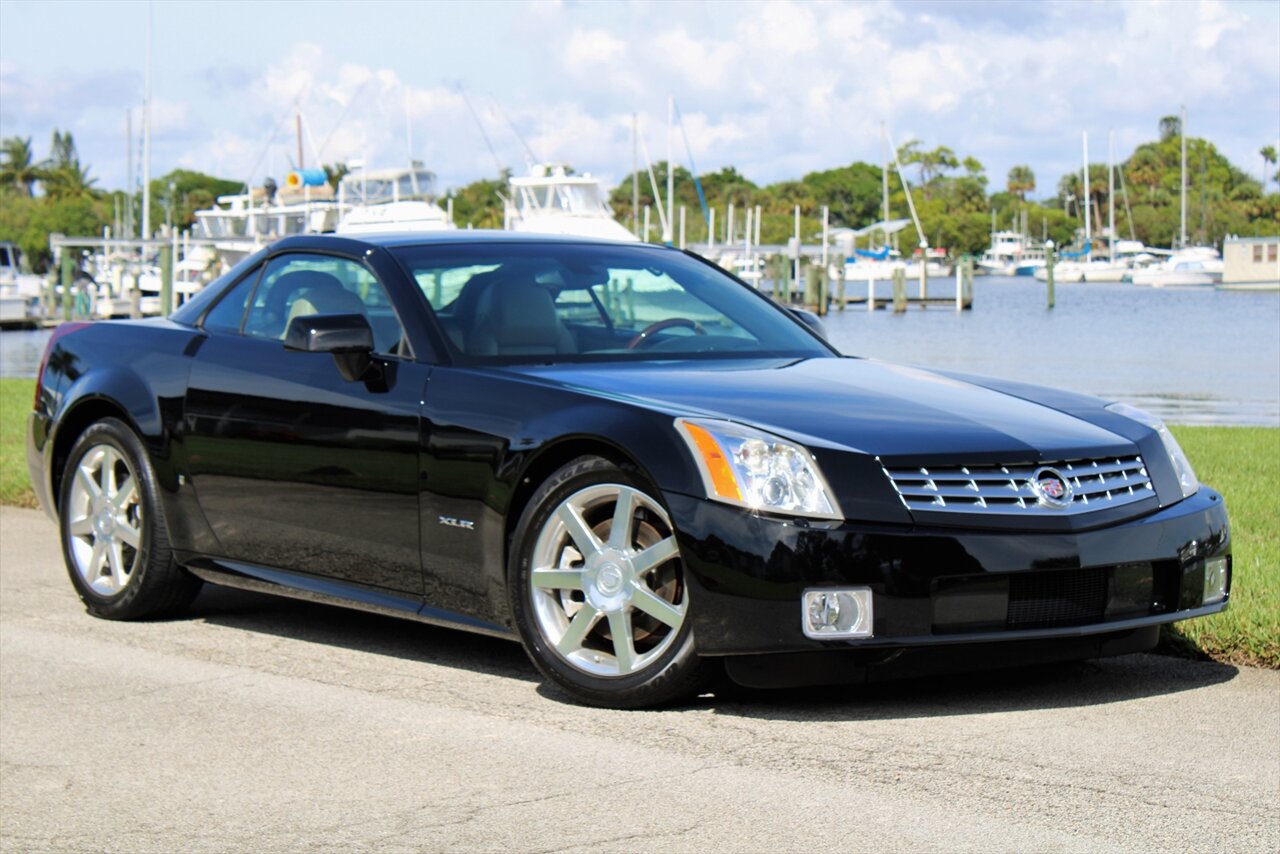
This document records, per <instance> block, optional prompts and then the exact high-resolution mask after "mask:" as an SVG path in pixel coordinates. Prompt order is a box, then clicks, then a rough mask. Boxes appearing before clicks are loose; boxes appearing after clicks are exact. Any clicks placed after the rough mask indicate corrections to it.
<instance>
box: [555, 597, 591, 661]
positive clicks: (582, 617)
mask: <svg viewBox="0 0 1280 854" xmlns="http://www.w3.org/2000/svg"><path fill="white" fill-rule="evenodd" d="M598 619H600V612H599V611H597V610H596V609H595V608H592V607H591V606H590V605H583V606H582V608H581V610H579V611H578V613H577V614H576V615H575V616H574V618H573V619H572V620H570V621H569V628H568V629H566V630H565V633H564V636H563V637H562V638H560V642H559V643H557V644H556V649H557V650H559V651H560V654H561V655H565V656H567V655H569V653H571V652H577V651H578V650H580V649H582V639H583V638H585V637H586V636H587V632H589V631H591V628H592V626H594V625H595V624H596V620H598Z"/></svg>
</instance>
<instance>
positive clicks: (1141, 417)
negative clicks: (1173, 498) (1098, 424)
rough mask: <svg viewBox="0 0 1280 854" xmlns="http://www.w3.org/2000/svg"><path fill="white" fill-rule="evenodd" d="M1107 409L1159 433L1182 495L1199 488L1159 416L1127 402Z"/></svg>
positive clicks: (1184, 495) (1186, 496) (1188, 464)
mask: <svg viewBox="0 0 1280 854" xmlns="http://www.w3.org/2000/svg"><path fill="white" fill-rule="evenodd" d="M1107 410H1108V411H1110V412H1114V413H1115V414H1116V415H1123V416H1124V417H1125V418H1131V419H1133V420H1134V421H1137V422H1138V423H1139V424H1145V425H1146V426H1148V427H1150V428H1151V429H1152V430H1155V431H1156V432H1157V433H1159V434H1160V441H1161V442H1163V443H1164V449H1165V451H1167V452H1168V454H1169V460H1170V462H1172V463H1173V471H1174V473H1175V474H1177V475H1178V484H1179V485H1180V486H1181V487H1182V497H1183V498H1188V497H1190V496H1192V495H1195V492H1196V490H1197V489H1199V488H1200V481H1199V480H1197V479H1196V473H1195V472H1194V471H1193V470H1192V469H1191V461H1190V460H1188V459H1187V455H1186V454H1184V453H1183V452H1182V447H1181V446H1180V445H1179V444H1178V440H1177V439H1175V438H1173V434H1172V433H1170V432H1169V428H1168V427H1166V426H1165V423H1164V422H1163V421H1161V420H1160V419H1159V418H1157V417H1155V416H1154V415H1152V414H1151V413H1150V412H1147V411H1145V410H1142V409H1138V408H1137V407H1136V406H1130V405H1129V404H1127V403H1113V404H1111V405H1110V406H1108V407H1107Z"/></svg>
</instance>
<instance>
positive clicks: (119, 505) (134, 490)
mask: <svg viewBox="0 0 1280 854" xmlns="http://www.w3.org/2000/svg"><path fill="white" fill-rule="evenodd" d="M137 500H138V486H137V484H136V483H134V482H133V478H129V479H128V480H126V481H125V482H124V484H123V485H121V487H120V490H119V491H118V492H117V493H116V494H115V496H114V497H112V499H111V503H112V504H114V505H115V506H116V509H117V510H123V509H124V508H126V507H128V506H129V505H130V504H134V503H136V502H137Z"/></svg>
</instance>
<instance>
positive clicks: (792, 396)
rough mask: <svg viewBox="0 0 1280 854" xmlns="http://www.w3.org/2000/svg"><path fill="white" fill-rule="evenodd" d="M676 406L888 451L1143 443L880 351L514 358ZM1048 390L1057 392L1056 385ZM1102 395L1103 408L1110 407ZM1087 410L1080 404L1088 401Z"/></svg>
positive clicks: (1038, 450) (549, 377) (1037, 453)
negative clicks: (875, 356) (864, 355)
mask: <svg viewBox="0 0 1280 854" xmlns="http://www.w3.org/2000/svg"><path fill="white" fill-rule="evenodd" d="M508 370H511V371H514V372H517V373H519V374H522V375H524V376H526V377H529V378H536V379H537V380H539V381H543V382H549V383H553V384H556V385H559V386H562V387H565V388H569V389H573V390H575V391H578V392H585V393H589V394H592V395H595V396H600V397H607V398H612V399H623V400H627V401H630V402H633V403H636V404H638V405H644V406H648V407H650V408H660V409H664V410H667V411H670V412H671V413H672V414H673V415H688V416H701V417H713V418H724V419H729V420H732V421H738V422H744V423H750V424H753V425H756V426H758V427H761V428H763V429H766V430H769V431H771V432H775V433H780V434H784V435H788V436H791V437H794V438H796V439H798V440H800V441H802V442H804V443H806V444H809V445H816V446H831V447H839V448H845V449H851V450H856V451H860V452H863V453H867V454H873V455H875V456H879V457H881V458H885V459H889V458H902V459H911V460H919V461H927V460H929V459H949V460H952V461H955V460H957V459H958V458H962V459H963V460H965V461H968V462H973V463H980V462H985V461H1001V460H1012V459H1017V460H1028V461H1030V460H1065V459H1078V458H1082V457H1097V456H1108V455H1111V454H1128V453H1134V452H1135V445H1134V443H1133V442H1132V441H1130V440H1128V439H1126V438H1124V437H1122V436H1120V435H1118V434H1117V433H1114V432H1111V431H1110V430H1106V429H1104V428H1102V427H1100V426H1097V425H1096V424H1093V423H1090V422H1089V421H1086V420H1084V419H1083V418H1082V417H1080V415H1079V414H1078V413H1077V414H1075V415H1071V414H1067V413H1066V412H1062V411H1060V410H1058V409H1054V408H1052V407H1051V406H1048V405H1045V404H1044V403H1040V402H1036V400H1035V399H1033V398H1032V396H1031V395H1029V394H1028V393H1027V392H1028V389H1031V388H1032V387H1027V386H1020V387H1019V395H1018V396H1015V395H1012V394H1006V393H1004V392H1001V391H998V390H996V389H994V388H988V387H985V386H983V385H980V384H978V381H975V380H974V379H972V378H965V379H961V378H958V377H951V376H944V375H942V374H939V373H935V372H932V371H929V370H925V369H921V368H915V367H908V366H905V365H895V364H891V363H887V362H879V361H875V360H870V359H854V358H834V357H833V358H819V359H803V360H759V359H756V360H717V361H692V360H688V361H671V362H644V363H619V362H610V363H592V364H581V363H578V364H557V365H529V366H517V367H511V368H508ZM1044 391H1045V393H1046V394H1045V396H1046V397H1050V396H1051V395H1052V392H1051V390H1048V389H1045V390H1044ZM1101 406H1102V402H1101V401H1099V402H1098V412H1099V414H1100V415H1101V414H1102V412H1103V411H1102V409H1101ZM1077 409H1078V407H1077Z"/></svg>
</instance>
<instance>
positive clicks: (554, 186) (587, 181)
mask: <svg viewBox="0 0 1280 854" xmlns="http://www.w3.org/2000/svg"><path fill="white" fill-rule="evenodd" d="M509 190H510V197H509V198H507V199H506V200H505V201H506V203H505V205H504V206H503V222H504V227H505V228H506V229H507V230H508V231H525V232H531V233H536V234H569V235H577V236H581V237H599V238H605V239H610V240H627V241H637V240H639V238H637V237H636V236H635V235H634V234H632V233H631V232H630V231H628V230H627V229H626V228H625V227H624V226H622V225H621V224H620V223H619V222H618V221H617V220H615V219H614V218H613V213H612V212H611V211H610V210H609V206H608V204H607V203H606V201H605V199H606V197H605V193H604V188H603V187H602V186H601V184H600V179H599V178H593V177H592V176H591V175H589V174H582V175H573V174H570V170H569V169H568V167H566V166H564V165H562V164H558V163H543V164H536V165H534V166H533V167H532V168H531V169H530V172H529V174H528V175H526V176H522V177H518V178H517V177H513V178H511V181H510V184H509Z"/></svg>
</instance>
